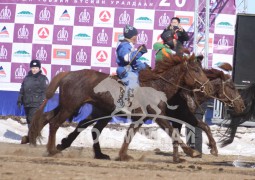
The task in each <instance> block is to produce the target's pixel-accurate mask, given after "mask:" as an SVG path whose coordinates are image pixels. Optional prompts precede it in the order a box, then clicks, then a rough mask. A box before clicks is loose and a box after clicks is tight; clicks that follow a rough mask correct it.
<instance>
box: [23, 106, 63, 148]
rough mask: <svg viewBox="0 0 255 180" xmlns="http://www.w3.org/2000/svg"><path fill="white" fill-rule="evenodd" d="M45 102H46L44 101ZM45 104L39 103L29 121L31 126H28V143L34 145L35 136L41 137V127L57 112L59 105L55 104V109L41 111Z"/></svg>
mask: <svg viewBox="0 0 255 180" xmlns="http://www.w3.org/2000/svg"><path fill="white" fill-rule="evenodd" d="M45 104H47V102H45ZM43 106H45V105H43V104H42V105H41V107H40V108H39V109H38V110H37V111H36V112H35V114H34V116H33V120H32V123H31V127H30V128H29V132H28V135H29V142H30V144H33V145H36V140H37V138H39V139H41V138H42V136H41V130H42V129H43V127H44V126H45V125H46V124H48V123H49V122H50V120H51V119H52V118H53V117H55V116H56V114H57V113H58V112H59V106H57V107H56V108H55V109H53V110H51V111H49V112H45V113H43V109H44V107H43Z"/></svg>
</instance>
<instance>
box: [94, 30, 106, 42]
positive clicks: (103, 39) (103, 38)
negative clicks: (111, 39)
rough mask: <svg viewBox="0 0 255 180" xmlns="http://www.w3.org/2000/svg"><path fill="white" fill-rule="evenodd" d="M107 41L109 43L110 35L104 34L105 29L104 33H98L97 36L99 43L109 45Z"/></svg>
mask: <svg viewBox="0 0 255 180" xmlns="http://www.w3.org/2000/svg"><path fill="white" fill-rule="evenodd" d="M107 41H108V35H107V34H106V33H105V32H104V29H102V32H101V33H98V35H97V43H99V44H107Z"/></svg>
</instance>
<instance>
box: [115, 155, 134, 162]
mask: <svg viewBox="0 0 255 180" xmlns="http://www.w3.org/2000/svg"><path fill="white" fill-rule="evenodd" d="M118 160H119V161H130V160H134V158H133V157H132V156H129V155H127V154H126V155H122V156H120V157H119V158H118Z"/></svg>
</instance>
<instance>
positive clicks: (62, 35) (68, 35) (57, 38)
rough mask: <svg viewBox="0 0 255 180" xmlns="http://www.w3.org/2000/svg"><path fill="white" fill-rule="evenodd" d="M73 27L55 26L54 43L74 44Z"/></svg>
mask: <svg viewBox="0 0 255 180" xmlns="http://www.w3.org/2000/svg"><path fill="white" fill-rule="evenodd" d="M72 34H73V27H72V26H58V25H57V26H54V30H53V43H54V44H72Z"/></svg>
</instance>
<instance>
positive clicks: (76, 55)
mask: <svg viewBox="0 0 255 180" xmlns="http://www.w3.org/2000/svg"><path fill="white" fill-rule="evenodd" d="M90 52H91V47H85V46H73V49H72V65H80V66H90V65H91V54H90Z"/></svg>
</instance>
